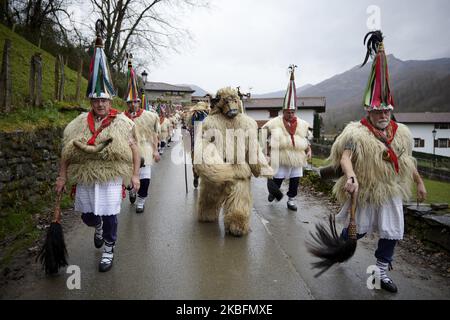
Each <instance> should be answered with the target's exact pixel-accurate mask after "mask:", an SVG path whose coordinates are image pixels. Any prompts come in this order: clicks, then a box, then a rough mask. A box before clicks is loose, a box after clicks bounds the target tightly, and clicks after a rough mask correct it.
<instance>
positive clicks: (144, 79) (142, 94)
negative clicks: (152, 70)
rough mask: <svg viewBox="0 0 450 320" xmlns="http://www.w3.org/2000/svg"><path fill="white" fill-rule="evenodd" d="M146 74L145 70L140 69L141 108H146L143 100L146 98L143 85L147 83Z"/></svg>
mask: <svg viewBox="0 0 450 320" xmlns="http://www.w3.org/2000/svg"><path fill="white" fill-rule="evenodd" d="M147 76H148V74H147V72H145V70H144V71H142V73H141V77H142V81H143V82H144V85H143V87H142V89H141V96H142V102H141V103H142V106H143V109H146V107H147V101H145V100H146V98H145V85H146V84H147Z"/></svg>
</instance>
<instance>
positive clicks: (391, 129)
mask: <svg viewBox="0 0 450 320" xmlns="http://www.w3.org/2000/svg"><path fill="white" fill-rule="evenodd" d="M361 124H362V125H364V126H365V127H367V128H368V129H369V130H370V132H372V133H373V135H374V136H375V137H376V138H377V139H378V140H380V141H381V142H383V144H384V145H385V146H386V148H387V154H388V160H389V161H390V162H392V164H393V165H394V168H395V172H396V173H398V172H399V166H398V157H397V155H396V154H395V151H394V149H392V146H391V143H392V140H394V136H395V133H396V132H397V129H398V125H397V123H396V122H395V121H393V120H391V121H390V122H389V125H388V126H387V127H386V129H385V130H386V133H387V134H385V133H384V132H383V131H381V130H379V129H377V128H375V127H374V126H372V124H371V123H370V122H369V121H368V120H367V118H362V119H361Z"/></svg>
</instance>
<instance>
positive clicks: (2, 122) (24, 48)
mask: <svg viewBox="0 0 450 320" xmlns="http://www.w3.org/2000/svg"><path fill="white" fill-rule="evenodd" d="M5 39H10V40H11V50H10V66H11V78H12V112H11V113H9V114H0V130H1V131H14V130H17V129H22V130H33V129H35V128H43V127H49V126H64V125H66V124H67V123H68V122H70V120H72V119H73V118H74V117H76V116H77V115H78V114H79V112H78V111H66V112H59V110H60V109H61V108H62V107H64V108H66V109H70V108H72V107H78V106H81V107H82V108H85V109H87V108H89V101H88V100H86V99H83V98H84V96H85V93H86V88H87V80H86V79H85V78H82V80H81V90H80V95H81V98H82V99H83V100H82V101H81V102H79V103H76V102H74V99H75V94H76V81H77V72H76V71H74V70H72V69H70V68H68V67H67V66H66V67H65V68H64V74H65V85H64V96H65V99H64V101H61V102H55V101H53V96H54V87H55V79H54V77H55V75H54V70H55V57H54V56H52V55H51V54H49V53H48V52H46V51H44V50H42V49H39V48H38V47H37V46H35V45H33V44H32V43H30V42H29V41H27V40H26V39H24V38H22V37H21V36H19V35H17V34H16V33H14V32H12V31H11V30H10V29H8V28H7V27H5V26H4V25H2V24H0V59H3V48H4V44H5ZM35 52H40V53H41V56H42V102H43V106H42V107H41V108H31V107H29V106H27V100H28V95H29V88H28V81H29V74H30V59H31V56H32V55H33V54H34V53H35ZM0 61H2V60H0ZM0 63H1V62H0ZM113 107H114V108H117V109H121V110H124V109H125V108H126V106H125V103H124V102H123V101H122V99H120V97H118V98H115V99H114V102H113Z"/></svg>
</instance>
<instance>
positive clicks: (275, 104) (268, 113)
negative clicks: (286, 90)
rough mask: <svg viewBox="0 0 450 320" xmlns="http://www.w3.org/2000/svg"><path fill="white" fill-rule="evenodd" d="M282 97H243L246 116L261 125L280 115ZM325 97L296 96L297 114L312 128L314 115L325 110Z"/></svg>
mask: <svg viewBox="0 0 450 320" xmlns="http://www.w3.org/2000/svg"><path fill="white" fill-rule="evenodd" d="M282 107H283V98H250V99H244V108H245V112H246V113H247V115H248V116H250V117H252V118H253V119H255V120H256V122H257V123H258V126H259V127H262V126H263V125H264V124H265V123H266V122H267V121H268V120H270V119H271V118H275V117H277V116H278V115H281V114H282V112H281V110H282ZM325 107H326V100H325V97H298V98H297V112H296V114H297V116H298V117H299V118H300V119H302V120H305V121H307V122H308V123H309V125H310V126H311V129H313V126H314V115H315V114H318V113H322V112H325Z"/></svg>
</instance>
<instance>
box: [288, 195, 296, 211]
mask: <svg viewBox="0 0 450 320" xmlns="http://www.w3.org/2000/svg"><path fill="white" fill-rule="evenodd" d="M287 207H288V209H289V210H292V211H297V205H296V204H295V202H294V200H291V199H290V198H289V200H288V202H287Z"/></svg>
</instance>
